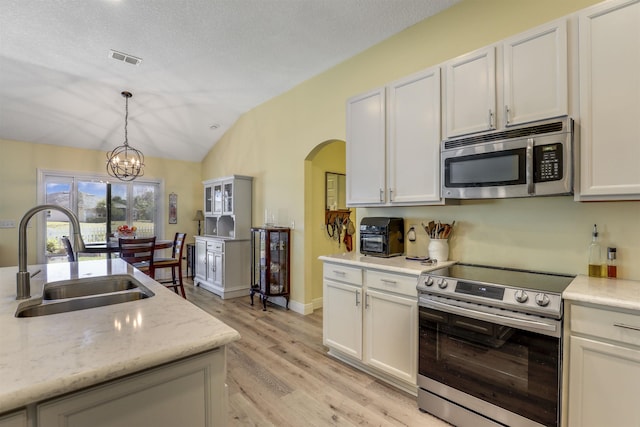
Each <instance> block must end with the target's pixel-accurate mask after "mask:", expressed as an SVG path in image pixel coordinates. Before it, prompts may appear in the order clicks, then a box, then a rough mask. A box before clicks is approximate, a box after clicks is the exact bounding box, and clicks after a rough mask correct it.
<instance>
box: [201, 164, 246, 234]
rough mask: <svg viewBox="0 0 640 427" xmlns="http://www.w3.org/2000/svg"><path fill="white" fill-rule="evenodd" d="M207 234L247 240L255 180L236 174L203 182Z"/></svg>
mask: <svg viewBox="0 0 640 427" xmlns="http://www.w3.org/2000/svg"><path fill="white" fill-rule="evenodd" d="M202 184H203V185H204V215H205V220H204V235H205V236H217V237H228V238H232V239H234V238H235V239H248V238H249V229H250V228H251V203H252V186H253V178H252V177H249V176H241V175H233V176H229V177H223V178H215V179H209V180H206V181H203V182H202Z"/></svg>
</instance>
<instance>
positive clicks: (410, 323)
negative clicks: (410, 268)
mask: <svg viewBox="0 0 640 427" xmlns="http://www.w3.org/2000/svg"><path fill="white" fill-rule="evenodd" d="M411 281H412V282H414V288H415V282H416V279H415V278H412V280H411ZM414 293H415V292H414ZM364 312H365V322H364V324H365V337H364V342H366V345H367V347H366V350H365V355H366V358H365V363H367V364H369V365H371V366H374V367H376V368H378V369H380V370H381V371H384V372H386V373H387V374H389V375H393V376H394V377H397V378H399V379H401V380H403V381H406V382H407V383H410V384H416V375H417V369H418V367H417V361H418V347H417V343H418V302H417V297H409V296H401V295H396V294H392V293H388V292H382V291H379V290H376V289H367V292H366V293H365V309H364ZM391 319H392V321H391Z"/></svg>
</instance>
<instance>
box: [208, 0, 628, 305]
mask: <svg viewBox="0 0 640 427" xmlns="http://www.w3.org/2000/svg"><path fill="white" fill-rule="evenodd" d="M596 2H597V1H595V0H565V1H557V0H465V1H463V2H461V3H459V4H457V5H456V6H454V7H452V8H450V9H448V10H446V11H444V12H443V13H441V14H439V15H437V16H435V17H432V18H430V19H428V20H425V21H423V22H421V23H419V24H417V25H415V26H413V27H411V28H409V29H407V30H405V31H403V32H402V33H399V34H398V35H396V36H394V37H392V38H390V39H388V40H386V41H384V42H383V43H381V44H379V45H377V46H374V47H372V48H371V49H368V50H367V51H365V52H363V53H362V54H360V55H357V56H355V57H353V58H351V59H349V60H347V61H345V62H344V63H342V64H340V65H338V66H336V67H333V68H331V69H329V70H327V71H326V72H324V73H322V74H320V75H318V76H316V77H315V78H313V79H310V80H308V81H306V82H304V83H302V84H300V85H299V86H297V87H295V88H294V89H292V90H290V91H289V92H286V93H285V94H283V95H281V96H279V97H276V98H274V99H272V100H270V101H268V102H266V103H264V104H262V105H260V106H258V107H257V108H255V109H253V110H252V111H249V112H248V113H246V114H244V115H243V116H242V118H241V119H240V120H239V121H238V122H237V123H236V125H235V126H234V127H233V128H232V129H231V130H230V131H229V132H227V134H225V135H224V136H223V138H222V139H221V140H220V142H219V143H218V144H217V145H216V146H215V147H214V148H213V149H212V150H211V151H210V152H209V154H208V155H207V157H206V158H205V160H204V161H203V165H202V173H203V176H202V178H203V179H204V178H210V177H214V176H221V175H226V174H231V173H241V174H246V175H252V176H254V177H256V179H255V181H254V211H253V223H254V224H262V222H263V211H264V208H265V207H267V208H270V209H277V208H280V209H282V210H283V211H284V212H286V218H280V221H279V222H280V224H281V225H288V223H287V221H290V220H291V219H294V220H295V221H296V230H295V232H294V238H293V245H294V246H293V248H294V252H293V254H292V278H291V282H292V299H293V300H294V301H295V302H297V303H301V304H303V305H305V307H308V306H309V305H311V302H312V300H313V299H314V298H316V297H317V295H315V294H314V293H313V292H312V291H311V290H312V289H317V284H315V283H314V284H308V283H304V281H305V277H307V276H306V275H305V271H304V270H305V266H307V268H308V266H309V265H311V261H310V258H311V257H313V256H314V254H313V251H310V250H309V249H308V248H309V246H310V245H309V242H308V241H307V242H305V241H304V239H305V236H307V233H309V230H304V229H301V227H300V226H298V224H300V223H301V221H302V219H303V218H304V217H305V211H304V209H305V194H304V186H303V182H304V180H305V178H309V175H307V174H306V172H305V168H304V166H303V165H304V159H305V158H306V157H307V155H308V154H309V153H310V152H312V150H313V149H314V147H316V146H317V145H318V144H321V143H323V142H324V141H327V140H332V139H339V140H344V139H345V101H346V99H347V98H349V97H351V96H353V95H356V94H358V93H361V92H364V91H367V90H370V89H372V88H375V87H378V86H381V85H384V84H386V83H388V82H390V81H392V80H394V79H397V78H400V77H403V76H406V75H408V74H411V73H413V72H416V71H419V70H421V69H424V68H427V67H429V66H433V65H436V64H439V63H441V62H443V61H446V60H447V59H450V58H453V57H456V56H458V55H460V54H463V53H466V52H468V51H471V50H474V49H477V48H480V47H482V46H485V45H487V44H490V43H494V42H497V41H499V40H501V39H504V38H506V37H508V36H510V35H514V34H517V33H519V32H522V31H525V30H527V29H529V28H532V27H534V26H537V25H540V24H543V23H545V22H548V21H551V20H553V19H556V18H559V17H562V16H565V15H567V14H569V13H572V12H575V11H577V10H579V9H582V8H584V7H587V6H589V5H591V4H594V3H596ZM307 206H309V205H307ZM370 215H388V216H392V215H400V216H403V217H405V218H407V223H409V222H416V223H417V224H419V222H420V221H421V220H427V219H430V218H440V219H442V220H453V219H457V221H458V222H459V224H458V225H459V227H458V226H457V227H456V228H457V230H456V234H455V238H454V239H453V241H452V248H451V254H452V257H454V258H459V259H462V260H464V261H475V262H486V263H492V264H500V265H512V266H517V267H524V268H532V269H537V270H552V271H559V272H570V273H584V272H585V271H586V250H587V246H588V244H589V241H590V233H591V228H592V225H593V223H594V222H597V223H598V224H599V226H600V228H601V230H602V231H603V232H602V233H601V236H602V237H603V239H604V240H605V241H606V242H607V243H611V244H613V245H616V246H617V247H618V254H619V261H620V264H621V267H620V275H622V276H624V277H627V278H634V279H640V262H638V261H639V260H640V248H639V244H638V242H639V241H640V224H639V222H640V221H639V220H638V217H639V216H640V203H638V202H622V203H593V204H586V203H577V202H574V201H573V200H572V199H571V198H570V197H555V198H549V199H542V198H536V199H527V200H504V201H483V202H463V203H462V204H461V205H459V206H446V207H434V208H426V207H415V208H404V209H393V208H386V209H384V208H383V209H362V210H359V211H358V217H359V218H362V217H364V216H370ZM415 245H416V246H415V247H412V246H409V247H408V248H407V249H408V250H409V251H414V250H415V251H418V250H422V249H420V248H421V247H425V248H426V243H425V241H424V236H422V235H421V234H420V233H419V234H418V242H416V243H415ZM634 261H635V262H634ZM313 280H317V279H313Z"/></svg>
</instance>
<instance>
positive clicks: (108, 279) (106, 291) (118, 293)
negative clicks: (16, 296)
mask: <svg viewBox="0 0 640 427" xmlns="http://www.w3.org/2000/svg"><path fill="white" fill-rule="evenodd" d="M154 295H155V294H154V293H153V292H152V291H151V290H149V289H148V288H146V287H145V286H144V285H143V284H142V283H140V281H138V280H137V279H135V278H134V277H133V276H130V275H128V274H119V275H113V276H100V277H91V278H82V279H72V280H64V281H59V282H50V283H46V284H45V285H44V288H43V291H42V299H34V300H29V301H24V302H22V303H21V304H20V305H19V306H18V309H17V310H16V317H35V316H46V315H49V314H57V313H67V312H69V311H77V310H86V309H88V308H96V307H103V306H106V305H112V304H121V303H124V302H129V301H138V300H141V299H145V298H150V297H152V296H154Z"/></svg>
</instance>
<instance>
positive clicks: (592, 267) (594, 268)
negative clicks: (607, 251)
mask: <svg viewBox="0 0 640 427" xmlns="http://www.w3.org/2000/svg"><path fill="white" fill-rule="evenodd" d="M591 236H592V237H591V244H590V245H589V276H591V277H602V276H605V275H604V274H602V270H603V266H604V263H603V257H602V246H601V245H600V241H599V240H598V227H597V226H596V224H593V233H592V234H591Z"/></svg>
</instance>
